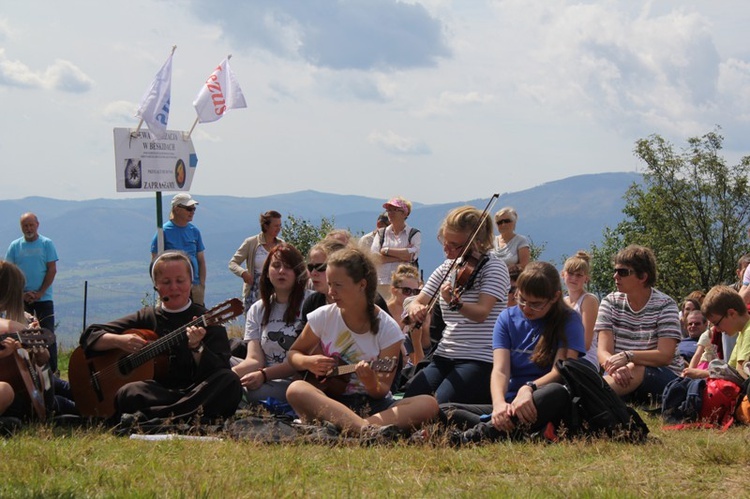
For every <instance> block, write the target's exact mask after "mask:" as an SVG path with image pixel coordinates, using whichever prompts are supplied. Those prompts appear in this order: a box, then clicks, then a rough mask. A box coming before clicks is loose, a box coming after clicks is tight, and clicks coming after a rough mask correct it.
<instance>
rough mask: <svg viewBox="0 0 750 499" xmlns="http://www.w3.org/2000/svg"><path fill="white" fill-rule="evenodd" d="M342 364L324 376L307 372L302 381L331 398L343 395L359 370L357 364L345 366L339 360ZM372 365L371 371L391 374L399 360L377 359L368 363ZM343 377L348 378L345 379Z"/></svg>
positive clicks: (392, 358) (393, 358)
mask: <svg viewBox="0 0 750 499" xmlns="http://www.w3.org/2000/svg"><path fill="white" fill-rule="evenodd" d="M339 362H340V364H339V365H338V366H336V367H334V368H333V369H332V370H331V371H330V372H328V373H326V374H325V375H324V376H316V375H315V374H313V373H311V372H310V371H305V373H304V374H303V375H302V379H304V380H305V381H307V382H308V383H312V384H313V385H315V386H316V387H317V388H318V389H319V390H321V391H324V392H325V393H327V394H328V395H330V396H334V397H336V396H339V395H343V393H344V390H345V389H346V385H348V384H349V376H348V375H349V374H351V373H353V372H354V371H356V370H357V364H344V363H343V362H344V361H343V360H341V359H339ZM367 364H369V365H370V369H372V370H373V371H375V372H382V373H389V372H391V371H393V370H394V369H396V366H397V365H398V358H396V357H384V358H382V359H375V360H370V361H367ZM342 376H346V378H343V377H342Z"/></svg>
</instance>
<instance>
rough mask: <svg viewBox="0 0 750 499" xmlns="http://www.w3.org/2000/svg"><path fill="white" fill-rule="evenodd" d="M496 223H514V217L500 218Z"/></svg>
mask: <svg viewBox="0 0 750 499" xmlns="http://www.w3.org/2000/svg"><path fill="white" fill-rule="evenodd" d="M495 223H496V224H497V225H503V224H509V223H513V219H512V218H501V219H500V220H498V221H496V222H495Z"/></svg>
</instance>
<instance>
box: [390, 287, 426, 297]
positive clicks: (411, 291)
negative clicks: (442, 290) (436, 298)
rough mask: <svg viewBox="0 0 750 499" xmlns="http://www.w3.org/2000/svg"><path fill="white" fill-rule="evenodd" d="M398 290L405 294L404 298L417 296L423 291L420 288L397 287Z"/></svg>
mask: <svg viewBox="0 0 750 499" xmlns="http://www.w3.org/2000/svg"><path fill="white" fill-rule="evenodd" d="M396 289H400V290H401V292H402V293H403V294H404V296H417V295H418V294H419V292H420V291H422V290H421V289H419V288H407V287H397V288H396Z"/></svg>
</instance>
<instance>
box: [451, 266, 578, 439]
mask: <svg viewBox="0 0 750 499" xmlns="http://www.w3.org/2000/svg"><path fill="white" fill-rule="evenodd" d="M517 286H518V291H517V294H516V300H517V302H518V305H517V306H514V307H512V308H508V309H506V310H504V311H503V312H502V313H501V314H500V317H498V319H497V322H496V323H495V329H494V331H493V339H492V343H493V348H494V350H493V364H492V375H491V386H492V404H491V405H489V404H480V405H468V404H441V405H440V409H441V411H442V412H443V413H444V414H445V416H446V418H447V422H448V423H449V424H455V425H457V426H458V427H459V429H462V430H467V429H468V430H467V431H465V432H464V433H463V434H460V435H458V441H457V442H456V443H467V442H472V441H479V440H483V439H485V438H487V439H497V438H500V437H503V436H507V435H509V434H510V433H512V432H514V431H515V430H523V432H528V433H533V432H536V431H539V430H542V429H544V428H545V427H546V426H547V425H548V423H552V424H553V425H555V426H558V425H559V424H560V423H561V422H563V421H564V420H565V419H566V417H567V416H568V414H569V413H570V410H571V402H570V396H569V394H568V392H567V390H566V389H565V387H564V386H563V385H562V384H560V382H561V376H560V374H559V373H558V372H557V371H556V370H555V369H553V366H554V363H555V361H556V360H558V359H567V358H573V359H575V358H578V357H579V356H580V355H582V354H584V353H585V352H586V348H585V346H584V328H583V323H582V322H581V316H580V315H579V314H577V313H575V312H574V311H573V309H571V308H570V307H569V306H568V305H567V304H566V303H565V301H564V300H563V296H562V288H561V285H560V276H559V274H558V272H557V269H555V267H554V266H553V265H551V264H549V263H546V262H531V263H529V264H528V265H527V266H526V268H525V269H524V270H523V272H521V275H520V276H519V277H518V282H517ZM486 415H491V419H490V420H489V421H487V422H486V423H484V424H481V423H480V422H481V421H482V420H483V419H484V418H483V416H485V417H486Z"/></svg>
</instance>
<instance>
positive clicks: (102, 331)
mask: <svg viewBox="0 0 750 499" xmlns="http://www.w3.org/2000/svg"><path fill="white" fill-rule="evenodd" d="M151 277H152V279H153V281H154V286H156V291H157V292H158V293H159V296H160V297H161V303H160V304H159V305H157V306H155V307H146V308H144V309H142V310H140V311H138V312H136V313H134V314H131V315H128V316H126V317H123V318H121V319H118V320H116V321H113V322H110V323H108V324H92V325H91V326H89V327H88V329H86V331H85V332H84V333H83V335H82V336H81V347H82V348H83V349H84V351H85V353H86V356H87V357H90V356H91V354H92V353H93V352H102V351H106V350H112V349H119V350H122V351H123V352H126V353H128V354H131V353H133V352H138V351H139V350H141V349H142V348H143V347H144V346H146V344H147V343H148V342H147V341H146V340H145V339H143V338H142V337H141V336H139V335H138V334H133V333H130V332H128V331H129V330H131V329H149V330H152V331H154V332H155V333H156V335H157V336H159V337H162V336H165V335H167V334H168V333H170V332H172V331H175V330H177V329H179V328H181V327H183V326H185V325H186V324H188V323H190V322H191V321H193V319H195V318H197V317H199V316H201V315H203V314H205V313H206V309H205V308H204V307H202V306H200V305H196V304H194V303H193V302H192V301H191V300H190V287H191V283H192V281H193V276H192V266H191V264H190V260H189V259H188V257H187V255H185V254H184V253H182V252H179V251H168V252H165V253H163V254H162V255H161V256H159V257H158V258H157V259H156V260H155V261H154V264H153V267H152V269H151ZM168 356H169V366H168V368H167V372H166V373H165V375H164V376H163V377H160V379H159V380H147V381H134V382H131V383H127V384H126V385H124V386H123V387H121V388H120V389H119V390H118V391H117V393H116V396H115V405H116V409H117V413H118V415H121V414H126V413H127V414H137V413H141V414H142V415H143V417H145V418H148V419H150V418H167V417H171V418H174V419H176V420H178V421H185V420H188V419H191V418H192V417H193V416H196V415H202V416H205V417H207V418H215V417H228V416H231V415H232V414H234V412H235V410H236V409H237V405H238V404H239V401H240V398H241V396H242V386H241V385H240V379H239V378H238V377H237V376H236V375H235V374H234V373H233V372H232V371H231V369H230V368H229V356H230V354H229V341H228V339H227V332H226V330H225V329H224V327H222V326H208V327H206V328H203V327H195V326H191V327H189V328H187V334H186V335H185V338H184V341H179V342H176V344H172V345H171V346H170V349H169V351H168ZM73 388H74V391H75V386H74V387H73ZM138 416H140V414H139V415H138Z"/></svg>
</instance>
